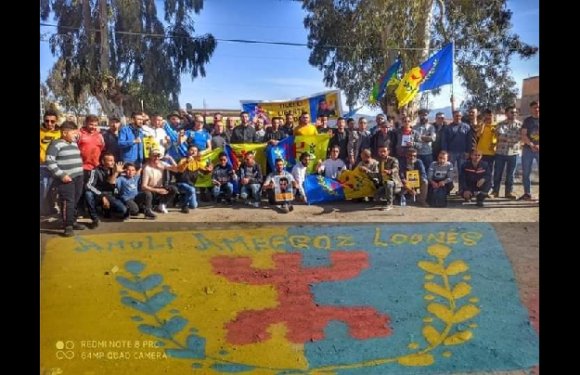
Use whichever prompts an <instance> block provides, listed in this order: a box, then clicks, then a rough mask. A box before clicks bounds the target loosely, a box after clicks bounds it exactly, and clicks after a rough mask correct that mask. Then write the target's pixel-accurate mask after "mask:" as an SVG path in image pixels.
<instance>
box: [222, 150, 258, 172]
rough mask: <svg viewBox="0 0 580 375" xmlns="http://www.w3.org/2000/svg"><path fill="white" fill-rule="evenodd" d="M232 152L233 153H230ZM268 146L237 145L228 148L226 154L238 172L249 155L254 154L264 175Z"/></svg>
mask: <svg viewBox="0 0 580 375" xmlns="http://www.w3.org/2000/svg"><path fill="white" fill-rule="evenodd" d="M230 150H231V151H230ZM265 151H266V144H265V143H236V144H233V145H227V146H226V152H227V153H228V156H229V158H230V160H231V161H232V167H233V168H234V170H235V171H236V173H237V171H238V168H240V165H241V164H242V163H243V162H244V157H245V156H246V154H247V153H249V152H253V153H254V160H256V163H257V164H259V165H260V169H261V170H262V173H265V172H266V152H265Z"/></svg>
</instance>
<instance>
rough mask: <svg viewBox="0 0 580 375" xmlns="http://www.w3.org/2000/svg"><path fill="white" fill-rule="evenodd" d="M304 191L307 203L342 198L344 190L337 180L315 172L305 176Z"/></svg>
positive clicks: (339, 199) (340, 199)
mask: <svg viewBox="0 0 580 375" xmlns="http://www.w3.org/2000/svg"><path fill="white" fill-rule="evenodd" d="M304 192H305V193H306V197H307V198H308V204H309V205H310V204H313V203H322V202H332V201H342V200H344V191H343V189H342V186H340V183H339V182H338V181H336V180H333V179H332V178H328V177H324V176H321V175H317V174H311V175H308V176H306V179H305V180H304Z"/></svg>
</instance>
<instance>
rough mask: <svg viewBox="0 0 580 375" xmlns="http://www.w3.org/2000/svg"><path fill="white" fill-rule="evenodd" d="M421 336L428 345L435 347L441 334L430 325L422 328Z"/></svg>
mask: <svg viewBox="0 0 580 375" xmlns="http://www.w3.org/2000/svg"><path fill="white" fill-rule="evenodd" d="M423 336H424V337H425V340H427V342H428V343H429V345H435V344H436V343H437V342H438V341H439V337H440V336H441V334H440V333H439V331H437V330H436V329H435V327H433V326H432V325H428V326H425V327H424V328H423Z"/></svg>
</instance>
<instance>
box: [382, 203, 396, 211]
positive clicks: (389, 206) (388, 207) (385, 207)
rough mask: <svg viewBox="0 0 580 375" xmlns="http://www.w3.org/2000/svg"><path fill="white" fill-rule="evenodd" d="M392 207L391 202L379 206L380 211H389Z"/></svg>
mask: <svg viewBox="0 0 580 375" xmlns="http://www.w3.org/2000/svg"><path fill="white" fill-rule="evenodd" d="M392 209H393V205H392V204H387V205H386V206H382V207H381V211H390V210H392Z"/></svg>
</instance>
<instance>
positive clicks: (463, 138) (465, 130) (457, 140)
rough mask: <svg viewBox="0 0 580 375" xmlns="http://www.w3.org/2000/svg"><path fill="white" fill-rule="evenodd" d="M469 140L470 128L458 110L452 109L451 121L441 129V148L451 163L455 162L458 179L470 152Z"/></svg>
mask: <svg viewBox="0 0 580 375" xmlns="http://www.w3.org/2000/svg"><path fill="white" fill-rule="evenodd" d="M471 142H472V136H471V128H470V127H469V125H467V124H466V123H464V122H462V121H461V112H460V111H453V122H452V123H451V124H449V125H447V126H446V127H445V128H444V130H443V139H442V140H441V148H442V149H443V150H444V151H447V154H448V156H449V162H450V163H451V164H456V163H457V166H456V167H455V168H456V170H459V179H461V174H462V173H463V169H462V167H461V166H462V165H463V163H464V162H465V161H466V160H467V157H468V156H469V153H470V152H471V146H472V144H471Z"/></svg>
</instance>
